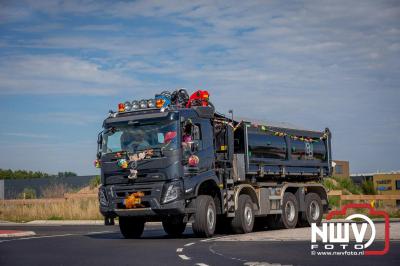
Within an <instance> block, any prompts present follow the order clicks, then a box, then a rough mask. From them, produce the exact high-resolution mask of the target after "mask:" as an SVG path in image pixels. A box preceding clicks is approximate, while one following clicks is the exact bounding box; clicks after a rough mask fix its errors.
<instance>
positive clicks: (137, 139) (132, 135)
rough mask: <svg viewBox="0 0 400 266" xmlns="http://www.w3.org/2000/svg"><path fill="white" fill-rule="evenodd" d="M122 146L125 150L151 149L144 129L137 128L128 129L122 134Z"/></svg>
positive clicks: (134, 151)
mask: <svg viewBox="0 0 400 266" xmlns="http://www.w3.org/2000/svg"><path fill="white" fill-rule="evenodd" d="M121 148H122V150H124V151H127V152H132V153H136V152H140V151H143V150H146V149H150V148H151V145H150V144H149V142H148V141H147V140H146V136H145V134H144V132H143V131H142V130H135V132H132V131H126V132H124V133H123V134H122V135H121Z"/></svg>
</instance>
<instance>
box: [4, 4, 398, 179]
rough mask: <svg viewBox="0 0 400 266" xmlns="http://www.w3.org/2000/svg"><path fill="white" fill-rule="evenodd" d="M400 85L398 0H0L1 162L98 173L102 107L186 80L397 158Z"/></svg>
mask: <svg viewBox="0 0 400 266" xmlns="http://www.w3.org/2000/svg"><path fill="white" fill-rule="evenodd" d="M243 2H245V3H243ZM399 85H400V3H399V2H398V1H354V2H351V1H307V2H303V1H290V2H283V1H237V2H234V1H155V2H153V1H120V2H117V1H73V0H71V1H47V0H43V1H34V0H32V1H1V2H0V114H1V116H0V123H1V126H0V146H1V153H0V168H12V169H32V170H41V171H46V172H50V173H56V172H58V171H65V170H69V171H75V172H77V173H79V174H93V173H96V172H97V170H96V169H94V168H93V160H94V158H95V152H96V136H97V133H98V132H99V131H100V130H101V124H102V120H103V119H104V118H105V116H106V114H107V112H108V110H109V109H115V106H116V105H117V104H118V102H120V101H124V100H126V99H141V98H150V97H152V96H153V95H154V94H155V93H157V92H159V91H161V90H164V89H165V88H170V89H175V88H179V87H185V88H188V89H190V90H194V89H207V90H209V91H210V93H211V99H212V101H213V102H214V104H215V105H216V106H217V109H219V111H221V112H227V110H229V109H230V108H233V109H234V110H235V114H237V115H240V116H245V117H254V118H257V119H263V120H269V121H284V122H290V123H292V124H296V125H299V126H301V127H305V128H310V129H318V130H323V129H324V128H325V127H326V126H328V127H330V129H331V131H332V132H333V154H334V158H336V159H342V160H349V161H350V168H351V172H353V173H357V172H371V171H377V170H380V171H390V170H400V159H399V154H400V115H399V114H400V107H399V100H400V88H399Z"/></svg>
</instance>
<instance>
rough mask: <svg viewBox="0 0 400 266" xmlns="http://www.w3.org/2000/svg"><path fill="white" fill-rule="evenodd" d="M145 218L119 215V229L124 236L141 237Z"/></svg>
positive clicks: (129, 237) (128, 237)
mask: <svg viewBox="0 0 400 266" xmlns="http://www.w3.org/2000/svg"><path fill="white" fill-rule="evenodd" d="M144 224H145V220H144V219H143V218H137V217H129V216H127V217H125V216H123V217H119V230H120V231H121V234H122V235H123V236H124V238H127V239H131V238H140V236H141V235H142V234H143V230H144Z"/></svg>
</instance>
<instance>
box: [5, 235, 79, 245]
mask: <svg viewBox="0 0 400 266" xmlns="http://www.w3.org/2000/svg"><path fill="white" fill-rule="evenodd" d="M73 235H74V234H63V235H52V236H33V237H22V238H15V239H6V240H0V243H1V242H9V241H17V240H29V239H39V238H52V237H63V236H73Z"/></svg>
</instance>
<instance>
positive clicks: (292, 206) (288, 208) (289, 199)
mask: <svg viewBox="0 0 400 266" xmlns="http://www.w3.org/2000/svg"><path fill="white" fill-rule="evenodd" d="M298 218H299V204H298V202H297V199H296V197H295V196H294V195H293V194H292V193H290V192H285V194H284V195H283V202H282V223H283V225H284V227H285V228H287V229H291V228H295V227H296V225H297V220H298Z"/></svg>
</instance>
